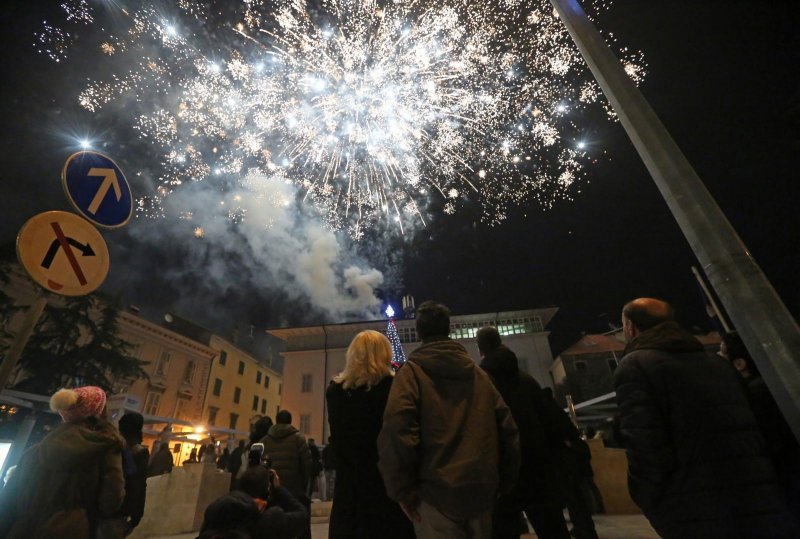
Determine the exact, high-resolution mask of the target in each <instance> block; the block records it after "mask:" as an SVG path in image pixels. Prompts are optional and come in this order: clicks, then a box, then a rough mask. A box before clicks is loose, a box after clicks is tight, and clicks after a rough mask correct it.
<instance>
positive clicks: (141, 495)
mask: <svg viewBox="0 0 800 539" xmlns="http://www.w3.org/2000/svg"><path fill="white" fill-rule="evenodd" d="M143 426H144V418H143V417H142V414H140V413H137V412H126V413H125V415H123V416H122V417H121V418H120V420H119V433H120V434H122V437H123V438H124V439H125V447H124V449H123V450H122V472H123V474H124V476H125V500H124V501H123V502H122V507H120V509H119V510H118V511H117V512H116V513H114V517H113V518H111V519H108V520H107V521H105V522H103V523H102V527H103V533H100V534H99V535H100V536H101V537H119V538H122V537H125V536H127V535H129V534H130V533H131V532H132V531H133V529H134V528H135V527H136V526H138V525H139V522H140V521H141V520H142V516H143V515H144V501H145V496H146V495H147V467H148V462H149V461H150V452H149V451H148V450H147V448H146V447H145V446H143V445H142V427H143Z"/></svg>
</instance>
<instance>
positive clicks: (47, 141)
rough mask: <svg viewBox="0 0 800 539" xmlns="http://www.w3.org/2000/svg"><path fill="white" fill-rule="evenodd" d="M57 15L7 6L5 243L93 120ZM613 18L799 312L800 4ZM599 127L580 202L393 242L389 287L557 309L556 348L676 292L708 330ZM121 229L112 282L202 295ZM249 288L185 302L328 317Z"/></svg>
mask: <svg viewBox="0 0 800 539" xmlns="http://www.w3.org/2000/svg"><path fill="white" fill-rule="evenodd" d="M55 14H57V4H56V3H52V2H23V1H17V0H13V1H9V2H4V13H3V19H2V33H0V35H2V40H3V47H2V51H0V57H1V58H2V71H3V73H4V76H3V87H2V102H0V107H1V109H0V110H2V118H3V119H4V120H5V121H4V122H3V129H2V131H0V136H1V137H2V146H3V148H4V152H3V166H2V169H1V171H0V174H2V190H3V191H2V194H3V196H2V197H0V215H1V216H2V217H1V218H0V225H1V226H0V243H2V244H9V243H11V242H13V241H14V238H15V236H16V233H17V231H18V230H19V228H20V226H21V225H22V224H23V223H24V222H25V221H26V220H27V219H28V218H29V217H31V216H32V215H34V214H36V213H38V212H40V211H45V210H51V209H64V210H66V209H68V205H67V202H66V200H65V198H64V196H63V193H62V192H61V186H60V182H59V173H60V170H61V166H62V165H63V162H64V159H65V158H66V157H67V156H68V155H69V154H70V153H72V152H73V151H75V148H74V140H70V139H69V137H65V136H64V133H65V132H67V131H69V130H70V129H72V130H73V131H74V133H75V134H76V135H77V134H79V133H80V130H81V129H82V128H85V126H86V124H87V121H88V122H91V115H89V114H88V113H86V112H85V111H79V110H77V107H74V106H70V105H69V103H68V97H69V96H71V95H74V93H75V88H76V85H75V80H74V78H67V79H66V80H65V78H64V75H63V73H64V70H63V68H61V67H59V69H58V70H56V69H54V64H53V63H52V62H50V61H49V60H47V59H46V58H44V57H43V56H41V55H38V54H37V53H36V52H35V50H34V48H33V44H32V43H33V35H34V32H36V31H38V30H39V28H40V25H41V21H42V19H45V18H49V17H54V16H55ZM599 22H600V25H601V26H602V27H603V28H604V30H606V31H612V32H614V34H615V35H616V36H617V37H618V38H619V40H620V41H621V42H622V43H624V44H625V45H627V46H628V47H629V48H631V49H634V50H641V51H642V52H643V53H644V55H645V59H646V61H647V65H648V75H647V77H646V79H645V81H644V83H643V85H642V86H641V89H642V91H643V93H644V95H645V97H646V98H647V99H648V100H649V102H650V104H651V105H652V107H653V108H654V109H655V111H656V113H657V114H658V115H659V116H660V118H661V120H662V121H663V123H664V124H665V125H666V126H667V128H668V129H669V130H670V132H671V134H672V136H673V137H674V138H675V140H676V141H677V143H678V145H679V146H680V147H681V149H682V150H683V151H684V153H685V154H686V155H687V157H688V159H689V161H690V162H691V163H692V164H693V165H694V167H695V169H696V170H697V172H698V174H699V175H700V177H701V178H702V179H703V181H704V182H705V184H706V186H707V187H708V189H709V190H710V191H711V193H712V195H713V196H714V197H715V198H716V200H717V201H718V203H719V204H720V206H721V207H722V209H723V211H724V212H725V214H726V215H727V217H728V218H729V219H730V221H731V222H732V224H733V226H734V228H735V229H736V230H737V232H738V233H739V235H740V236H741V237H742V239H743V240H744V243H745V244H746V245H747V247H748V248H749V249H750V251H751V252H752V253H753V255H754V256H755V258H756V260H757V261H758V262H759V264H760V265H761V267H762V269H763V270H764V272H765V273H766V275H767V277H768V278H769V279H770V281H771V282H772V284H773V286H775V288H776V289H777V291H778V293H779V295H780V296H781V297H782V298H783V300H784V302H785V303H786V304H787V306H788V308H789V310H790V311H791V312H792V313H793V314H794V315H795V316H797V315H798V314H799V313H800V287H798V285H797V274H798V271H799V270H800V264H798V261H800V256H798V243H800V242H798V238H799V237H800V233H799V232H800V218H799V217H798V211H797V209H796V204H797V200H798V195H799V194H800V186H798V183H799V182H798V180H800V174H799V173H798V157H799V156H800V152H799V150H800V135H798V129H800V77H799V76H798V69H800V32H798V31H797V28H798V25H800V6H799V5H798V2H790V1H786V2H777V1H776V2H763V1H734V2H729V1H702V2H698V1H696V0H695V1H689V0H680V1H678V0H670V1H653V2H642V1H640V0H616V1H615V2H614V4H613V6H612V7H611V9H610V10H608V11H607V12H605V13H604V14H603V16H602V19H601V20H600V21H599ZM72 65H73V66H74V67H75V70H76V73H77V75H76V76H78V77H80V76H85V75H84V73H86V72H87V71H90V70H91V66H90V65H85V62H81V61H80V60H78V61H75V62H73V64H72ZM65 96H66V97H65ZM116 127H117V126H115V125H114V121H113V120H108V119H105V120H104V122H103V124H102V125H100V126H96V125H95V126H93V128H94V129H95V132H97V131H98V130H100V131H101V133H102V130H109V131H111V130H114V129H116ZM592 132H593V135H592V140H591V141H590V144H591V148H592V151H593V152H595V153H596V155H597V158H598V162H597V164H596V165H594V167H593V169H592V170H591V172H590V174H589V181H588V182H587V181H584V183H583V184H582V187H581V192H580V193H578V194H576V195H575V196H574V200H573V201H560V202H557V203H556V204H555V205H554V206H553V208H552V209H549V210H542V209H541V208H539V207H538V206H534V205H531V206H529V207H526V208H521V209H519V210H516V211H514V212H512V213H510V215H509V219H508V220H507V221H506V222H505V223H504V224H502V225H500V226H495V227H490V226H487V225H486V224H482V223H481V222H480V219H479V215H478V212H477V210H476V211H475V212H470V211H467V212H463V213H461V214H456V215H454V216H446V215H443V214H440V215H438V216H437V218H435V219H434V220H433V222H431V223H429V225H428V226H427V228H425V229H422V230H421V231H420V232H419V233H418V234H416V236H414V237H405V238H404V239H402V240H398V239H388V240H385V241H386V243H387V245H386V247H385V249H383V252H384V256H381V257H377V258H378V259H375V257H373V259H372V260H371V262H372V263H373V264H374V265H375V267H377V268H378V269H380V270H381V271H383V272H384V273H392V274H393V275H395V279H394V282H395V283H402V286H400V285H397V286H395V287H394V288H392V289H387V290H384V291H383V294H384V295H385V296H386V297H384V298H382V299H389V300H394V301H395V302H398V301H397V300H398V299H399V298H398V296H399V295H402V294H403V293H406V294H413V295H414V296H415V297H416V300H417V303H418V304H419V303H420V302H421V301H422V300H424V299H428V298H435V299H439V300H440V301H443V302H444V303H447V304H448V305H449V306H450V307H451V308H452V310H453V311H454V312H455V313H463V314H467V313H475V312H493V311H499V310H513V309H525V308H532V307H539V306H549V305H555V306H558V307H559V308H560V312H559V314H558V315H557V317H556V319H555V320H554V321H553V323H552V324H551V328H550V329H551V330H553V338H552V340H553V346H554V352H558V350H559V349H560V348H563V347H564V346H565V345H567V344H569V342H570V341H571V340H574V339H575V338H577V336H578V335H579V333H580V332H581V331H586V332H596V331H605V330H608V329H609V323H618V319H619V311H620V308H621V306H622V304H623V303H625V302H626V301H627V300H629V299H632V298H634V297H638V296H643V295H647V296H656V297H661V298H664V299H667V300H669V301H671V302H672V303H673V304H674V305H675V307H676V308H677V309H678V312H679V316H680V317H681V319H682V320H683V321H684V322H685V323H686V324H687V325H689V326H693V327H696V328H697V329H707V328H708V323H707V320H706V319H705V315H704V311H703V309H702V305H701V303H700V298H699V294H698V291H697V286H696V284H695V282H694V278H693V276H692V274H691V271H690V266H692V265H697V262H696V259H695V258H694V255H693V254H692V252H691V250H690V248H689V246H688V244H687V243H686V241H685V240H684V238H683V236H682V234H681V232H680V230H679V229H678V226H677V225H676V224H675V222H674V220H673V218H672V217H671V215H670V213H669V210H668V209H667V207H666V204H665V203H664V202H663V200H662V199H661V196H660V194H659V193H658V191H657V189H656V187H655V184H654V183H653V181H652V179H651V178H650V177H649V174H648V173H647V171H646V169H645V167H644V166H643V165H642V163H641V161H640V160H639V158H638V156H637V154H636V152H635V150H634V148H633V146H632V145H631V144H630V142H629V141H628V140H627V138H626V136H625V133H624V131H623V129H622V127H621V126H620V125H619V124H611V123H607V122H606V123H604V124H599V125H597V126H594V127H593V131H592ZM101 149H102V148H101ZM108 151H109V152H110V153H112V154H113V153H114V152H115V151H116V152H119V149H118V148H112V149H109V150H108ZM603 151H605V154H604V153H603ZM135 187H136V185H135V184H134V188H135ZM137 226H143V225H140V224H139V222H138V221H134V222H132V223H131V224H130V225H129V228H132V227H137ZM104 235H105V237H106V240H107V242H108V243H109V245H110V248H111V252H112V253H111V254H112V267H111V273H110V275H109V279H108V281H107V283H106V285H104V290H106V291H108V292H112V293H122V294H123V295H124V296H125V301H126V302H127V303H131V304H136V305H139V306H141V307H142V308H143V312H145V313H146V314H148V315H152V316H156V315H157V314H158V313H163V312H166V311H167V310H170V309H171V308H173V306H174V305H175V304H176V303H177V301H178V299H179V298H178V297H176V294H185V293H186V289H183V290H182V291H175V290H174V289H173V288H172V287H170V286H167V285H165V284H164V281H163V280H162V278H161V277H162V276H163V275H164V274H170V273H175V272H179V271H180V267H181V263H182V260H184V259H183V257H182V256H181V252H182V249H183V247H182V246H181V245H175V244H174V242H170V243H167V242H166V241H165V245H164V246H163V249H160V248H158V247H153V245H152V244H150V245H148V246H146V247H143V246H137V244H136V242H135V241H132V240H131V237H130V236H129V235H127V232H111V233H105V234H104ZM188 241H192V240H191V239H187V242H188ZM372 241H379V239H378V240H372ZM373 247H374V245H373ZM373 251H374V249H373ZM118 261H119V262H118ZM381 264H383V266H382V265H381ZM239 284H240V285H241V286H237V276H236V275H232V276H231V286H230V287H229V288H227V289H226V290H225V291H217V292H216V293H214V294H205V293H202V291H203V290H204V287H205V286H207V284H204V283H202V282H195V281H193V282H192V283H189V285H188V287H189V288H192V287H194V288H195V289H196V290H198V291H200V292H198V293H197V294H195V295H194V299H193V300H192V302H191V303H190V304H189V305H190V307H191V311H192V312H184V313H181V314H183V315H185V316H187V317H189V318H194V319H197V321H198V322H200V323H204V324H208V325H212V326H219V327H220V329H230V326H231V325H232V324H235V325H238V326H240V327H242V328H246V327H249V326H250V325H251V324H253V325H255V326H256V327H257V328H263V327H273V326H278V325H289V324H292V325H294V324H305V323H309V322H318V321H321V320H324V316H322V315H320V314H314V313H313V310H311V311H310V310H309V307H308V305H305V304H303V302H298V301H296V300H292V299H290V298H289V297H288V296H287V295H286V294H284V293H282V292H281V291H280V290H269V291H263V290H252V289H249V288H248V287H247V286H246V285H243V284H242V282H239ZM182 305H183V306H184V308H185V306H186V305H187V303H186V301H185V300H184V301H183V302H182ZM234 321H235V322H234ZM328 321H331V322H337V321H338V320H328ZM226 325H227V326H228V327H223V326H226Z"/></svg>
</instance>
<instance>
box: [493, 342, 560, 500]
mask: <svg viewBox="0 0 800 539" xmlns="http://www.w3.org/2000/svg"><path fill="white" fill-rule="evenodd" d="M481 368H482V369H483V370H485V371H486V373H487V374H489V376H491V378H492V381H493V382H494V384H495V387H496V388H497V391H499V392H500V396H501V397H503V400H504V401H505V402H506V405H507V406H508V408H509V409H510V410H511V416H512V417H513V418H514V422H515V423H516V424H517V428H518V429H519V443H520V456H521V465H520V469H519V478H518V480H517V482H516V484H515V485H514V488H513V490H512V491H511V495H510V496H509V497H507V498H506V497H504V498H503V501H502V503H513V504H514V505H515V506H517V507H519V508H520V509H523V508H525V507H529V506H530V505H539V506H556V507H564V492H563V489H562V488H561V485H560V481H559V475H560V473H559V471H560V464H559V462H560V458H559V445H561V443H562V440H561V439H560V438H559V437H558V436H555V435H554V433H553V432H551V429H550V422H551V421H550V419H549V417H548V413H549V411H548V410H547V409H546V408H545V403H544V402H543V401H542V397H543V395H542V388H541V387H540V386H539V383H538V382H537V381H536V380H535V379H534V378H533V377H532V376H531V375H529V374H528V373H526V372H523V371H520V370H519V363H518V361H517V356H516V354H514V352H512V351H511V350H510V349H508V348H507V347H505V346H503V345H501V346H500V347H499V348H497V349H496V350H493V351H491V352H489V353H488V354H486V355H485V356H484V358H483V361H481ZM562 414H563V412H562Z"/></svg>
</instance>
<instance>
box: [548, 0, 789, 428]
mask: <svg viewBox="0 0 800 539" xmlns="http://www.w3.org/2000/svg"><path fill="white" fill-rule="evenodd" d="M550 1H551V3H552V4H553V6H554V7H555V9H556V11H557V12H558V14H559V16H560V17H561V20H562V21H564V24H565V25H566V27H567V30H569V33H570V35H571V36H572V39H573V40H574V41H575V44H576V45H577V46H578V49H579V50H580V52H581V54H582V55H583V58H584V59H585V60H586V63H587V64H588V65H589V68H590V69H591V70H592V73H593V74H594V76H595V78H596V79H597V82H598V83H599V84H600V87H601V88H602V89H603V93H604V94H605V95H606V97H607V98H608V100H609V102H610V103H611V106H612V107H614V111H615V112H616V113H617V115H618V116H619V119H620V122H621V123H622V126H623V127H624V128H625V131H626V132H627V133H628V137H630V139H631V142H633V145H634V146H635V147H636V151H637V152H639V156H640V157H641V158H642V161H644V164H645V166H646V167H647V169H648V170H649V171H650V175H651V176H652V177H653V180H654V181H655V183H656V185H657V186H658V190H659V191H660V192H661V195H662V196H663V197H664V200H665V201H666V203H667V206H669V209H670V211H671V212H672V215H673V216H674V217H675V220H676V221H677V222H678V225H679V226H680V228H681V231H682V232H683V234H684V236H686V239H687V240H688V242H689V245H690V246H691V247H692V250H693V251H694V254H695V256H697V259H698V260H699V261H700V264H701V266H702V268H703V271H704V272H705V274H706V275H707V276H708V280H709V281H710V283H711V286H712V287H713V288H714V290H715V291H716V293H717V295H718V296H719V299H720V301H721V302H722V305H723V306H724V307H725V310H726V311H727V312H728V315H729V316H730V318H731V321H732V322H733V324H734V326H736V329H737V330H738V331H739V334H740V335H741V337H742V340H743V341H744V343H745V345H747V349H748V351H749V352H750V353H751V354H752V356H753V359H754V360H755V362H756V365H757V366H758V370H759V371H760V372H761V375H762V376H763V377H764V381H765V382H766V383H767V386H768V387H769V389H770V392H771V393H772V395H773V397H775V400H776V401H777V403H778V406H780V408H781V411H782V412H783V415H784V417H785V418H786V421H787V422H788V423H789V425H790V426H791V428H792V430H793V431H794V435H795V436H796V437H797V438H798V440H800V328H798V326H797V323H796V322H795V320H794V318H793V317H792V315H791V314H790V313H789V311H788V309H787V308H786V306H785V305H784V304H783V302H782V301H781V299H780V298H779V297H778V295H777V294H776V293H775V290H774V289H773V288H772V285H771V284H770V283H769V281H768V280H767V278H766V277H765V276H764V273H763V272H762V271H761V268H759V267H758V264H756V262H755V260H753V257H752V256H751V255H750V252H749V251H748V250H747V247H745V245H744V243H742V240H741V239H740V238H739V236H738V235H737V234H736V231H735V230H734V229H733V227H732V226H731V224H730V223H729V222H728V220H727V219H726V218H725V215H724V214H723V213H722V210H721V209H720V208H719V206H718V205H717V203H716V202H715V201H714V199H713V198H712V197H711V194H710V193H709V192H708V190H707V189H706V187H705V185H703V182H702V181H701V180H700V178H699V177H698V175H697V173H696V172H695V171H694V169H693V168H692V166H691V164H689V161H688V160H687V159H686V156H684V155H683V153H682V152H681V150H680V148H678V145H677V144H676V143H675V141H674V140H673V139H672V137H671V136H670V134H669V133H668V132H667V129H666V128H665V127H664V125H663V124H662V123H661V120H659V118H658V116H657V115H656V113H655V112H654V111H653V109H652V108H651V107H650V104H649V103H648V102H647V101H646V100H645V98H644V96H643V95H642V93H641V92H640V91H639V89H638V88H637V87H636V85H635V84H634V83H633V81H632V80H631V79H630V77H628V75H627V74H626V73H625V70H624V68H623V67H622V64H621V63H620V61H619V60H618V59H617V58H616V57H615V56H614V53H613V52H612V51H611V49H610V48H609V46H608V44H606V42H605V40H604V39H603V37H602V36H601V35H600V32H598V31H597V28H595V27H594V25H593V24H592V22H591V21H590V20H589V18H588V17H587V16H586V13H584V11H583V9H582V8H581V6H580V4H579V3H578V1H577V0H550Z"/></svg>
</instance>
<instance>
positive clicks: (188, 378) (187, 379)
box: [183, 360, 197, 384]
mask: <svg viewBox="0 0 800 539" xmlns="http://www.w3.org/2000/svg"><path fill="white" fill-rule="evenodd" d="M196 367H197V365H196V364H195V362H194V361H191V360H190V361H189V362H188V363H187V364H186V368H185V369H184V370H183V383H184V384H191V383H192V381H194V371H195V368H196Z"/></svg>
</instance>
